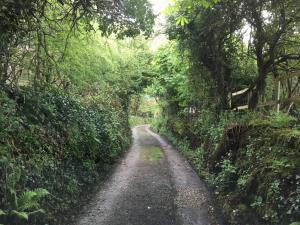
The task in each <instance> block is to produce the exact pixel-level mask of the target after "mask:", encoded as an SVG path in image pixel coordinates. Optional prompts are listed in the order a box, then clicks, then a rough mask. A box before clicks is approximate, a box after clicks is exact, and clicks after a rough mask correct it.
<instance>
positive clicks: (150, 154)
mask: <svg viewBox="0 0 300 225" xmlns="http://www.w3.org/2000/svg"><path fill="white" fill-rule="evenodd" d="M145 150H146V151H145V155H144V157H143V159H144V160H145V161H148V162H154V163H155V162H160V161H161V159H163V157H164V154H163V152H162V149H161V148H158V147H155V146H150V147H147V148H145Z"/></svg>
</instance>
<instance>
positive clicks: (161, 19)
mask: <svg viewBox="0 0 300 225" xmlns="http://www.w3.org/2000/svg"><path fill="white" fill-rule="evenodd" d="M150 2H151V4H152V5H153V11H154V13H155V15H157V18H156V21H155V27H154V30H155V37H154V38H153V40H152V41H151V43H150V46H151V48H152V49H154V50H155V49H157V48H158V47H159V46H161V45H162V44H164V43H166V41H167V36H166V35H165V32H164V25H165V23H166V17H165V15H164V13H163V12H164V10H165V9H166V8H167V7H168V5H169V4H171V3H172V1H171V0H150Z"/></svg>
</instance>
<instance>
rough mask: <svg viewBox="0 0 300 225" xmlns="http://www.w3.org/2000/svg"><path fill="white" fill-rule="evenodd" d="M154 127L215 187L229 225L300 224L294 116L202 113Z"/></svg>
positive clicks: (299, 135) (299, 138)
mask: <svg viewBox="0 0 300 225" xmlns="http://www.w3.org/2000/svg"><path fill="white" fill-rule="evenodd" d="M175 121H176V122H175ZM152 126H153V128H154V129H155V130H156V131H158V132H160V133H161V134H163V135H165V136H166V137H168V138H169V140H170V141H171V142H172V143H173V144H174V145H176V146H177V147H178V149H179V150H180V151H181V152H182V153H183V155H185V156H186V157H187V158H188V159H189V161H190V162H191V164H192V165H193V166H194V168H195V169H196V171H197V172H198V174H199V175H200V176H201V177H202V178H203V179H205V180H206V181H207V183H208V185H209V186H210V187H212V188H213V189H214V191H215V193H216V195H217V198H218V200H219V202H220V204H221V205H222V209H223V213H224V215H225V217H226V218H227V221H228V223H229V224H234V225H247V224H248V225H267V224H274V225H289V224H297V221H300V172H299V168H300V153H299V147H300V146H299V143H300V131H299V130H298V126H297V120H296V119H295V118H294V117H292V116H289V115H287V114H284V113H271V114H269V115H263V114H259V113H249V112H245V113H233V112H226V113H223V114H222V115H219V116H215V115H213V113H211V112H209V111H205V112H202V113H201V115H200V116H198V117H195V118H192V119H190V118H182V117H181V118H178V117H176V118H175V117H173V118H170V117H169V118H167V117H158V118H156V120H155V121H154V123H153V124H152Z"/></svg>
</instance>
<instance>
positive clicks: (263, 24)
mask: <svg viewBox="0 0 300 225" xmlns="http://www.w3.org/2000/svg"><path fill="white" fill-rule="evenodd" d="M164 14H165V16H166V21H165V25H164V26H165V27H164V33H165V35H166V36H167V38H168V40H167V41H166V42H165V43H164V44H162V45H161V46H160V47H159V48H158V49H152V48H151V47H150V46H151V44H149V43H151V41H152V40H153V37H154V36H155V35H156V34H155V32H154V27H155V21H156V20H157V16H158V15H156V14H155V13H154V12H153V8H152V5H151V3H149V2H148V1H147V0H111V1H103V0H72V1H68V0H51V1H50V0H36V1H33V0H28V1H23V0H1V3H0V184H1V185H0V224H4V225H18V224H20V225H25V224H30V225H37V224H39V225H41V224H49V225H50V224H67V221H68V220H69V218H70V215H71V214H72V212H74V210H77V209H78V207H80V202H81V201H82V199H85V198H87V196H88V195H89V192H90V191H91V190H92V189H93V187H94V185H95V184H97V183H99V181H100V180H102V179H104V178H105V177H106V176H107V175H108V174H109V171H110V170H111V168H112V167H113V165H114V163H115V162H116V161H117V159H118V158H120V157H121V156H122V154H123V153H124V152H125V151H126V150H127V149H128V147H129V146H130V143H131V141H132V137H131V127H133V126H135V125H139V124H143V123H149V124H151V127H152V129H153V130H155V131H156V132H158V133H160V134H162V135H164V136H165V137H166V138H168V140H169V141H170V142H172V144H173V145H174V146H176V147H177V148H178V150H179V151H180V152H181V153H182V154H183V155H184V156H185V157H186V158H187V159H188V160H189V162H190V163H191V164H192V166H193V167H194V169H195V170H196V172H197V173H198V174H199V176H200V177H201V179H203V180H205V182H206V183H207V184H208V186H209V187H210V188H211V189H212V190H213V192H214V197H215V198H216V199H217V202H218V204H219V205H220V208H221V210H222V213H223V214H224V218H225V220H226V221H227V223H228V224H233V225H242V224H243V225H246V224H248V225H265V224H274V225H276V224H278V225H291V224H293V225H298V224H300V170H299V168H300V151H299V147H300V127H299V124H300V120H299V119H300V111H299V110H300V105H299V104H300V2H299V0H175V1H174V2H173V3H172V4H170V6H169V7H168V8H167V9H166V10H165V12H164Z"/></svg>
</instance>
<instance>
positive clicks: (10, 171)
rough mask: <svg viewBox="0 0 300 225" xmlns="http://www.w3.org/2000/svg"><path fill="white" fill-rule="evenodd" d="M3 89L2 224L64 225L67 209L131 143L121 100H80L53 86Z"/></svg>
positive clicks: (0, 136)
mask: <svg viewBox="0 0 300 225" xmlns="http://www.w3.org/2000/svg"><path fill="white" fill-rule="evenodd" d="M3 89H4V90H5V91H1V92H0V93H1V95H0V96H1V98H0V102H1V103H0V104H1V106H2V105H5V106H7V107H1V111H0V120H1V121H3V122H2V123H1V125H0V126H1V131H0V139H1V142H0V153H1V154H0V168H1V173H0V182H1V183H2V184H5V185H1V186H0V196H1V199H3V201H1V202H0V208H1V209H2V214H3V213H5V215H3V216H0V222H1V223H4V224H9V223H7V222H8V221H11V220H12V219H14V220H17V222H16V224H41V223H48V224H65V222H64V220H65V219H67V218H65V215H64V213H65V212H67V210H69V209H70V208H71V207H73V206H75V205H77V204H78V201H79V200H80V195H84V194H85V190H88V189H89V188H90V187H91V184H93V183H94V182H96V181H97V180H98V179H99V178H100V177H101V176H102V175H103V173H105V171H106V168H107V167H108V166H109V165H110V164H111V163H112V162H113V161H114V160H115V159H116V157H118V156H119V155H120V154H121V153H122V152H123V150H125V149H126V148H127V147H128V145H129V143H130V130H129V125H128V121H127V118H126V111H124V108H123V106H122V104H121V102H120V101H121V100H120V98H119V97H118V96H110V98H109V99H107V100H109V101H107V100H106V101H105V102H103V103H102V101H99V100H97V99H93V100H89V101H86V103H85V104H82V103H79V102H78V101H75V100H74V99H73V98H72V97H70V96H67V95H65V94H63V93H62V92H61V91H59V90H57V89H53V88H49V89H47V90H45V91H41V90H40V91H38V90H36V91H34V90H31V89H30V88H23V89H19V90H16V89H9V88H7V87H6V88H3ZM2 109H3V110H2ZM6 109H9V111H7V110H6ZM46 190H47V191H46ZM48 192H49V193H51V195H49V194H48ZM43 209H44V210H45V211H44V210H43ZM44 212H45V213H44ZM18 218H23V219H25V220H23V222H22V220H19V219H18ZM27 219H28V222H26V221H27Z"/></svg>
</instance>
